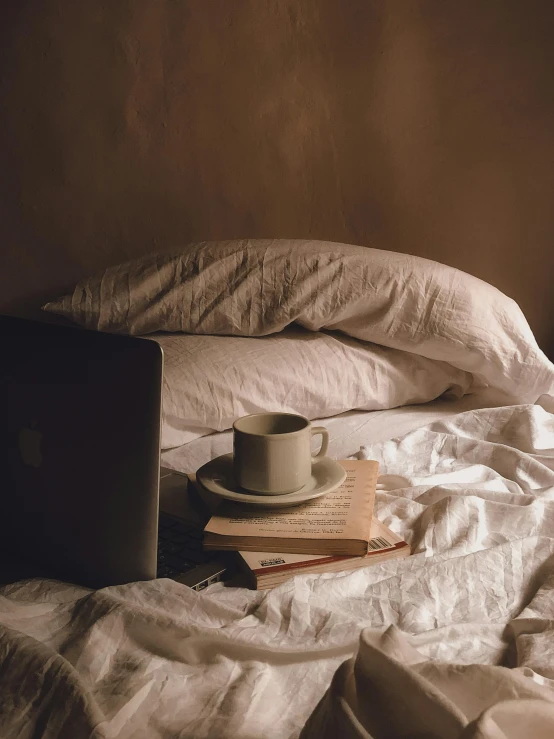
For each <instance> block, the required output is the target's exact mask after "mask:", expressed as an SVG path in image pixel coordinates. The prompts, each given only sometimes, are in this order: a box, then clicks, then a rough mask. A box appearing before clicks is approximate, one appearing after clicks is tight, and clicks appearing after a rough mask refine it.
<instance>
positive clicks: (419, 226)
mask: <svg viewBox="0 0 554 739" xmlns="http://www.w3.org/2000/svg"><path fill="white" fill-rule="evenodd" d="M4 6H5V7H3V8H2V23H0V37H1V44H0V48H1V53H0V67H1V73H0V89H1V91H2V100H3V102H4V106H3V108H4V109H3V114H2V116H0V160H1V164H2V175H3V176H2V187H1V195H0V211H1V215H2V217H1V218H0V242H1V247H2V248H1V250H0V260H1V269H0V312H1V313H8V314H13V315H17V316H20V317H31V318H35V319H40V320H56V321H57V320H65V321H68V320H69V321H72V322H76V323H78V324H81V325H86V326H87V327H89V328H91V329H93V330H94V329H100V330H109V331H121V332H123V333H132V334H139V335H146V336H148V337H149V338H150V339H151V340H153V341H158V342H159V343H160V344H161V345H162V346H163V348H164V352H165V359H166V372H165V375H164V378H165V386H164V414H165V415H164V426H163V433H164V438H163V447H164V449H163V453H162V462H163V464H164V465H165V466H167V467H170V468H173V469H176V470H180V471H185V472H188V471H191V470H194V469H197V468H198V467H199V466H201V465H202V464H203V463H204V462H206V461H207V460H209V459H211V458H213V457H215V456H217V455H219V454H222V453H225V452H228V451H230V449H231V436H230V433H229V431H228V426H229V422H230V420H231V419H232V418H233V417H235V416H238V415H241V414H243V413H250V412H254V411H255V410H257V409H261V408H263V409H270V408H269V406H271V409H277V408H282V409H289V410H294V411H296V412H302V413H304V414H306V415H309V417H310V418H311V419H312V420H313V421H314V422H318V423H319V422H321V423H323V424H324V425H326V426H327V427H328V428H329V431H330V435H331V445H330V454H331V455H332V456H335V457H337V458H346V457H349V456H358V457H359V456H362V457H363V456H367V457H372V458H374V459H377V460H378V461H379V464H380V470H381V476H380V480H379V491H378V496H377V498H378V499H377V511H378V515H379V516H380V517H381V518H382V520H383V521H384V522H385V523H386V524H387V525H388V526H390V527H391V528H392V529H394V530H395V531H397V532H398V533H399V534H401V535H402V536H404V537H405V538H406V539H407V540H408V541H409V542H410V545H411V547H412V550H413V554H412V556H411V557H409V558H407V559H405V560H398V561H394V562H389V563H387V564H382V565H379V566H375V567H371V568H367V569H365V570H360V571H358V572H355V573H351V574H344V575H340V574H339V575H337V574H335V575H323V576H303V577H297V578H295V579H293V580H291V581H289V582H287V583H285V584H284V585H282V586H281V587H279V588H277V589H275V590H273V591H270V592H267V593H262V592H254V591H250V590H242V589H241V590H237V589H233V588H229V587H225V586H223V585H214V586H211V587H210V588H209V589H208V590H207V591H204V592H202V593H195V592H193V591H190V590H187V589H186V588H184V587H182V586H179V585H177V584H176V583H175V582H173V581H170V580H156V581H152V582H138V583H132V584H127V585H122V586H119V587H112V588H107V589H104V590H101V591H97V592H92V591H90V590H86V589H84V588H82V587H78V586H75V585H70V584H67V583H62V582H58V581H51V580H29V581H19V582H16V583H14V584H11V585H9V586H6V587H4V588H3V589H1V590H0V736H1V737H2V738H3V737H7V738H9V739H12V737H14V738H15V737H18V739H27V737H29V738H30V737H33V739H34V738H35V737H47V738H48V739H50V738H51V739H54V738H56V739H81V737H87V739H89V738H90V739H93V738H94V739H100V738H105V737H106V738H108V737H109V738H110V739H112V738H114V737H122V738H126V737H145V738H146V739H150V738H151V737H152V738H157V737H160V738H161V737H163V738H164V739H166V738H168V737H181V738H190V739H199V738H202V737H206V738H207V739H212V738H213V739H221V738H227V737H229V738H232V739H258V738H259V737H268V738H270V739H273V738H274V737H275V738H276V739H281V738H283V739H284V738H285V737H286V738H287V739H288V738H290V739H297V737H302V739H313V738H314V737H318V739H320V738H323V739H327V738H328V737H329V738H330V737H341V739H342V737H364V739H366V737H368V736H371V737H373V738H374V739H381V738H382V737H391V738H393V739H397V738H398V737H414V739H415V737H417V739H420V738H421V737H423V736H424V737H437V738H438V737H440V738H441V739H444V737H447V738H450V737H452V738H453V739H454V738H455V739H458V738H461V737H463V739H468V738H470V737H471V738H472V739H477V737H480V738H481V737H487V739H504V738H505V737H518V738H519V737H525V738H526V737H538V738H539V739H541V738H542V737H551V736H554V730H553V729H552V725H553V717H552V710H553V709H552V695H554V693H553V691H552V687H553V686H552V680H553V679H554V674H553V671H554V653H553V647H552V641H553V639H552V636H553V635H552V633H551V632H552V623H553V620H554V613H553V611H554V596H553V595H552V582H553V573H552V566H553V562H554V560H553V559H552V554H553V552H552V548H553V544H552V542H553V534H552V532H553V531H554V523H553V522H552V521H551V519H552V512H551V511H552V494H553V490H554V479H553V468H554V463H553V455H554V452H553V449H554V409H553V407H552V398H551V396H552V373H553V366H552V364H551V362H549V361H548V359H547V358H546V356H545V354H546V355H548V356H549V357H550V359H552V358H554V318H553V311H552V279H551V275H552V273H553V270H554V249H552V243H553V241H554V223H553V219H552V202H553V199H554V180H553V177H552V172H553V167H552V162H553V157H554V149H553V138H552V130H553V128H554V105H553V97H552V90H551V88H552V85H551V80H552V76H553V73H554V55H553V54H552V38H551V36H552V34H551V28H552V23H553V14H554V4H553V3H551V2H550V3H549V2H546V1H545V0H536V1H535V2H531V3H521V2H518V0H503V2H502V3H488V4H486V3H482V2H464V3H459V2H458V3H455V2H450V3H443V2H435V3H433V2H429V0H409V2H408V1H407V2H389V3H369V2H367V0H349V2H348V3H339V2H336V0H318V2H317V3H315V2H313V0H279V2H271V3H261V2H259V1H258V0H235V2H234V3H229V2H228V0H211V1H210V2H204V3H199V2H197V0H180V2H178V3H176V2H171V1H169V0H157V2H155V3H152V2H144V1H143V2H138V1H136V0H135V2H127V3H92V2H89V3H74V2H64V1H63V0H42V1H41V2H36V0H26V1H25V2H19V3H4ZM549 19H550V21H549ZM278 237H280V238H282V239H285V240H287V239H290V238H292V237H294V238H295V239H298V240H303V241H302V242H299V241H297V242H295V243H292V241H289V242H281V243H280V244H279V243H277V241H276V239H277V238H278ZM202 239H204V240H207V242H206V244H204V246H203V247H200V246H199V243H200V240H202ZM223 239H233V240H237V239H242V240H243V241H242V242H237V241H233V242H224V241H222V240H223ZM259 239H266V241H259ZM321 239H328V240H330V242H331V245H330V244H329V243H327V244H326V245H325V244H324V243H323V242H321V241H319V240H321ZM268 240H269V241H268ZM308 240H311V242H309V241H308ZM270 242H271V243H270ZM190 243H194V244H196V245H197V247H198V249H199V251H198V252H195V253H197V254H203V255H204V256H205V257H206V258H207V260H208V262H209V264H211V265H212V267H213V269H212V272H211V274H210V277H209V279H208V278H207V279H205V280H204V281H203V282H202V283H200V282H197V283H195V284H196V287H195V289H196V299H195V300H194V301H191V300H190V299H189V300H188V301H187V300H181V301H180V303H179V306H178V307H177V308H176V307H175V304H173V303H172V302H171V299H170V298H171V295H172V290H171V289H170V285H171V284H173V283H175V284H177V285H179V284H181V283H180V282H179V279H180V276H181V275H182V274H183V273H184V272H183V265H184V263H185V262H184V261H183V259H184V257H183V254H184V251H183V249H184V246H183V245H186V244H190ZM286 243H288V250H289V252H290V253H289V257H288V261H287V260H283V259H282V257H283V247H284V248H285V251H286V249H287V247H286ZM310 243H311V244H312V246H311V247H310V246H309V244H310ZM314 243H315V246H314ZM241 244H242V245H241ZM337 244H341V245H342V246H341V247H340V248H339V247H337ZM352 244H354V245H364V247H370V246H371V247H378V249H379V248H380V249H382V250H385V252H386V256H384V255H383V254H381V256H380V257H379V254H376V253H374V252H372V251H371V250H370V251H368V252H367V253H366V256H369V255H370V254H372V255H373V257H376V258H377V266H378V267H379V270H381V271H380V272H379V270H378V272H379V274H380V275H381V278H380V279H379V280H377V279H376V278H375V276H374V275H373V272H372V269H373V268H371V269H369V268H367V269H366V268H363V266H362V265H361V264H359V263H357V267H355V268H353V269H352V270H350V271H351V272H353V274H354V277H356V275H358V276H359V275H363V276H364V279H363V280H361V281H360V282H359V284H360V285H366V286H367V287H368V289H369V291H370V293H372V294H373V295H374V297H375V300H374V301H372V302H371V301H370V302H371V304H369V303H364V300H363V299H362V300H361V302H360V301H356V300H354V297H355V295H356V290H355V288H356V284H357V283H356V279H350V280H348V282H349V283H350V286H351V288H352V289H350V290H344V289H343V288H344V285H341V272H340V269H339V270H337V269H336V268H337V267H340V265H343V266H344V265H345V261H344V260H345V258H346V256H348V259H350V260H354V262H351V263H356V260H357V259H362V261H363V257H361V256H360V253H359V251H358V249H359V248H360V247H357V246H354V247H349V245H352ZM345 246H346V248H344V247H345ZM316 247H317V248H316ZM310 249H311V252H310ZM378 249H377V251H378ZM337 250H338V251H337ZM185 251H186V250H185ZM338 252H340V253H338ZM187 253H188V252H187ZM266 253H267V258H262V259H261V261H260V259H259V257H260V255H262V257H263V255H264V254H266ZM272 253H273V254H277V255H280V257H281V258H279V259H275V260H272V259H271V258H270V255H271V254H272ZM315 253H319V254H322V253H326V254H327V255H328V256H329V255H333V254H334V255H335V256H334V257H332V258H327V262H326V263H325V264H323V263H322V264H320V265H319V266H318V268H317V269H315V268H314V259H315V257H314V254H315ZM150 254H155V255H156V256H155V257H150V256H148V255H150ZM237 254H240V255H241V257H240V259H238V258H237ZM310 254H311V256H310ZM233 255H234V256H233ZM409 255H418V256H419V257H422V258H427V259H430V260H434V261H433V262H432V263H431V264H426V265H424V264H421V263H420V262H417V261H416V262H414V261H412V258H411V256H409ZM295 260H296V261H295ZM310 260H311V261H310ZM185 261H186V260H185ZM437 263H440V266H436V265H437ZM229 264H231V265H232V267H233V269H232V270H231V272H229V271H227V272H225V269H226V268H227V267H229ZM284 264H288V265H289V269H288V271H286V272H283V265H284ZM133 265H134V266H133ZM223 265H227V267H225V268H224V266H223ZM260 265H261V267H262V268H263V269H262V273H263V275H260V276H259V277H258V278H257V284H259V285H264V286H266V287H267V286H271V285H273V286H285V285H288V286H290V285H292V284H293V283H294V279H293V278H294V277H295V275H296V276H299V277H302V278H303V279H304V282H305V284H306V285H307V289H306V290H303V291H302V292H301V294H300V299H299V300H295V297H294V296H295V295H296V293H294V291H292V292H291V291H288V292H287V294H286V295H281V297H280V298H279V293H278V292H275V293H274V297H275V298H276V299H275V300H273V301H271V300H270V301H269V304H268V306H267V308H268V310H265V304H264V310H256V311H254V312H253V311H252V309H251V308H252V306H256V305H257V306H258V307H259V306H260V303H259V301H258V302H257V299H258V298H259V293H260V291H258V292H257V296H256V300H254V299H253V296H252V295H250V297H249V293H248V291H246V292H244V290H242V291H241V289H239V288H240V287H241V285H242V286H243V287H244V284H243V282H241V280H242V278H243V277H244V275H245V274H247V273H248V272H249V271H252V270H255V269H256V267H257V266H260ZM291 265H295V266H294V269H292V268H291ZM308 265H311V268H310V269H308ZM387 265H389V266H391V267H394V269H392V272H391V271H390V270H389V272H387V271H386V266H387ZM444 265H448V266H449V267H451V268H452V267H455V268H457V269H458V270H463V272H458V271H450V270H449V268H447V267H443V266H444ZM193 267H194V264H193ZM420 268H421V269H420ZM364 270H365V271H364ZM368 270H369V271H368ZM414 270H415V271H414ZM192 273H193V275H195V276H196V277H198V276H199V275H202V274H203V272H202V268H201V265H200V264H199V263H196V266H195V267H194V268H193V270H192ZM344 274H345V272H344V270H343V272H342V275H343V276H344ZM410 274H414V275H415V276H416V277H417V279H413V280H408V281H407V282H404V283H402V282H401V281H400V282H399V281H398V279H397V278H399V277H402V276H407V275H410ZM469 275H472V276H474V277H470V276H469ZM146 277H149V279H148V280H146V281H145V278H146ZM314 277H315V283H314V281H313V280H314ZM102 278H103V279H102ZM131 278H132V279H131ZM479 278H480V279H479ZM222 279H223V281H224V282H225V284H224V285H223V286H221V285H220V286H219V287H217V288H216V287H215V284H216V283H217V281H218V280H219V281H221V280H222ZM164 280H165V282H164ZM480 280H483V281H484V283H483V282H481V281H480ZM76 285H80V287H79V288H78V289H76V288H75V286H76ZM493 285H494V288H493V287H491V286H493ZM310 286H311V287H310ZM231 287H232V289H231ZM114 288H117V290H116V294H117V295H119V296H120V298H121V299H120V300H118V301H113V300H111V297H112V295H113V294H114ZM160 288H161V289H160ZM495 288H497V289H498V290H499V291H502V292H501V293H499V292H497V291H496V290H495ZM363 292H364V291H363V290H362V293H363ZM184 293H185V297H186V290H185V291H184ZM191 294H192V293H190V292H189V298H190V295H191ZM357 295H358V298H363V295H360V294H359V293H358V294H357ZM222 296H225V300H224V301H223V302H222V301H221V297H222ZM310 296H311V298H310ZM380 296H381V297H383V300H382V301H381V302H379V298H380ZM506 296H510V298H511V299H513V301H515V302H512V301H511V300H510V299H509V298H507V297H506ZM181 297H182V296H181ZM131 298H132V299H131ZM343 298H345V300H343ZM346 298H348V299H346ZM46 303H50V310H48V311H45V310H42V306H43V305H44V304H46ZM354 303H356V305H354ZM195 306H196V308H197V310H196V311H195V310H194V307H195ZM199 306H201V307H202V310H198V308H199ZM353 306H354V308H355V310H350V308H352V307H353ZM183 308H186V310H183ZM358 308H363V309H367V311H366V313H365V314H363V311H362V316H360V314H359V313H358V312H357V311H358ZM245 317H246V318H247V319H248V320H247V321H246V322H245V321H244V319H245ZM393 329H394V330H393ZM183 332H184V333H183ZM392 338H394V341H391V339H392ZM539 347H540V348H539ZM199 357H201V358H202V361H196V360H198V358H199ZM245 357H246V358H247V359H246V360H245V359H244V358H245ZM231 360H232V361H231ZM208 365H209V366H210V368H211V371H210V372H209V373H207V372H206V371H205V369H206V368H207V367H208ZM229 367H232V368H234V369H233V372H230V371H229ZM0 374H1V372H0ZM229 388H232V392H229ZM269 390H270V392H269Z"/></svg>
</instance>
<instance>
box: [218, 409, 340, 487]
mask: <svg viewBox="0 0 554 739" xmlns="http://www.w3.org/2000/svg"><path fill="white" fill-rule="evenodd" d="M315 434H321V435H322V437H323V440H322V443H321V449H320V450H319V452H318V453H317V454H314V455H312V451H311V439H312V436H314V435H315ZM328 446H329V434H328V432H327V429H326V428H324V427H323V426H312V425H311V424H310V422H309V420H308V419H307V418H304V416H298V415H296V414H295V413H254V414H253V415H251V416H243V417H242V418H239V419H238V420H237V421H235V423H234V424H233V452H234V455H233V457H234V460H233V465H234V472H235V478H236V481H237V482H238V484H239V485H240V486H241V487H242V488H245V490H250V491H251V492H255V493H260V494H263V495H282V494H284V493H293V492H295V491H296V490H300V488H301V487H303V486H304V485H305V484H306V483H307V482H308V480H309V479H310V476H311V473H312V461H313V460H314V459H319V458H320V457H324V456H325V454H326V452H327V447H328Z"/></svg>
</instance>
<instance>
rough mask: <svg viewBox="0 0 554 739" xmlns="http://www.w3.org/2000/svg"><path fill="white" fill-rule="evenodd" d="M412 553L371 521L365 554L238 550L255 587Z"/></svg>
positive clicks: (262, 588) (354, 567) (352, 567)
mask: <svg viewBox="0 0 554 739" xmlns="http://www.w3.org/2000/svg"><path fill="white" fill-rule="evenodd" d="M409 554H410V547H409V546H408V544H407V543H406V542H405V541H404V540H403V539H401V538H400V537H399V536H398V535H397V534H395V533H394V532H393V531H391V530H390V529H389V528H388V527H387V526H385V524H383V523H381V522H380V521H378V520H377V519H376V518H374V519H373V520H372V522H371V539H370V540H369V551H368V553H367V554H365V555H362V556H361V557H348V556H346V557H339V556H328V555H325V554H283V553H281V554H275V553H271V552H238V558H239V563H240V566H241V568H242V570H243V572H245V573H246V577H247V581H248V585H249V586H250V587H251V588H254V589H255V590H268V589H270V588H274V587H276V586H277V585H279V584H280V583H282V582H285V581H286V580H288V579H290V578H291V577H293V576H294V575H305V574H317V573H321V572H348V571H352V570H358V569H360V568H362V567H368V566H369V565H375V564H380V563H381V562H385V561H388V560H389V559H399V558H401V557H407V556H409Z"/></svg>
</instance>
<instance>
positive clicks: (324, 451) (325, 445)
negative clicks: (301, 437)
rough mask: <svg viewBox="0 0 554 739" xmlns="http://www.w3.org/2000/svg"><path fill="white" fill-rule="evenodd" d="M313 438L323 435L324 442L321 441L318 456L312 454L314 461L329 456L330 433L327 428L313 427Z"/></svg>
mask: <svg viewBox="0 0 554 739" xmlns="http://www.w3.org/2000/svg"><path fill="white" fill-rule="evenodd" d="M311 432H312V436H316V435H317V434H321V436H322V440H321V449H320V450H319V452H318V453H317V454H312V459H319V458H320V457H324V456H325V455H326V454H327V449H328V447H329V432H328V431H327V429H326V428H325V426H312V428H311Z"/></svg>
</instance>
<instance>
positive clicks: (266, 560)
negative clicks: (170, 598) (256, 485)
mask: <svg viewBox="0 0 554 739" xmlns="http://www.w3.org/2000/svg"><path fill="white" fill-rule="evenodd" d="M339 464H341V465H342V466H343V467H344V469H345V470H346V479H345V481H344V482H343V484H342V485H341V486H340V487H339V488H337V490H335V491H333V492H330V493H327V495H325V496H324V497H323V498H319V499H317V500H313V501H310V502H309V503H304V504H303V505H300V506H296V507H294V508H282V509H279V508H278V509H254V508H248V507H247V506H246V507H245V506H244V505H243V504H240V503H234V502H231V501H224V502H223V503H221V504H219V505H218V506H217V508H216V509H215V511H214V513H213V515H212V516H211V518H210V520H209V521H208V524H207V525H206V527H205V529H204V548H205V549H210V550H224V551H229V550H234V551H236V552H237V555H238V560H239V564H240V566H241V568H242V570H243V571H244V573H245V574H246V576H247V581H248V584H249V586H250V587H253V588H254V589H269V588H273V587H275V586H276V585H279V584H280V583H282V582H284V581H285V580H287V579H289V578H291V577H293V576H294V575H297V574H301V573H321V572H347V571H350V570H356V569H360V568H362V567H367V566H369V565H373V564H377V563H381V562H383V561H386V560H389V559H394V558H400V557H407V556H408V555H409V554H410V548H409V546H408V544H407V543H406V542H405V541H404V540H403V539H402V538H401V537H399V536H397V535H396V534H395V533H394V532H392V531H391V530H390V529H389V528H388V527H387V526H385V525H384V524H383V523H381V522H380V521H378V520H377V519H376V518H375V517H374V516H373V507H374V503H375V489H376V484H377V476H378V469H379V466H378V463H377V462H374V461H371V460H348V461H341V462H340V463H339ZM189 480H190V481H191V483H192V484H193V486H194V487H195V489H196V490H197V491H198V492H199V493H200V495H201V497H202V498H203V499H204V500H207V499H209V497H210V494H209V493H208V491H206V490H204V488H203V487H202V486H201V484H200V483H199V482H198V481H197V480H196V477H195V476H194V475H189Z"/></svg>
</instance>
